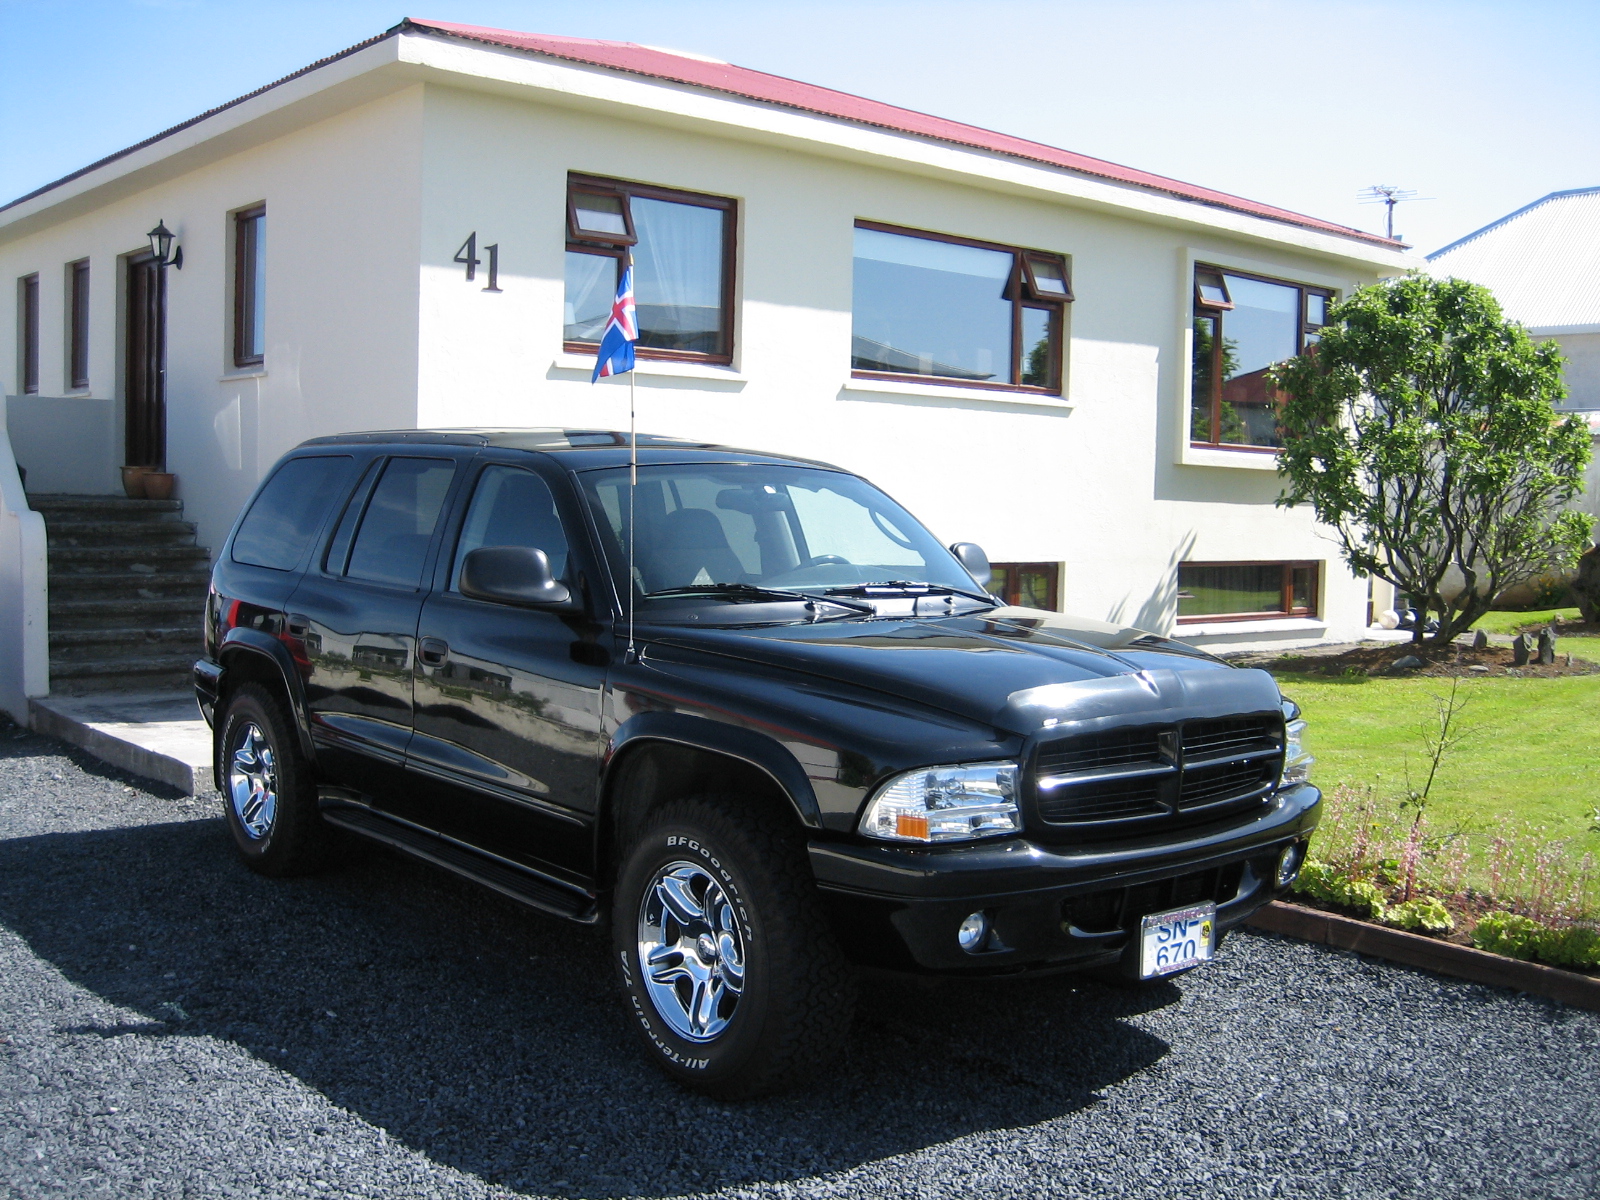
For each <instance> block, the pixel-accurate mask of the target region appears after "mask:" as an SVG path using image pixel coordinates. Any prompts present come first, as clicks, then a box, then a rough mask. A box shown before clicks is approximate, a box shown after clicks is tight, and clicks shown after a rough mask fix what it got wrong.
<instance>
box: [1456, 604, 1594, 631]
mask: <svg viewBox="0 0 1600 1200" xmlns="http://www.w3.org/2000/svg"><path fill="white" fill-rule="evenodd" d="M1557 620H1560V621H1581V620H1583V614H1582V613H1580V612H1579V611H1578V610H1577V609H1575V608H1541V609H1538V610H1537V611H1535V612H1491V613H1484V615H1483V616H1482V617H1480V618H1479V619H1478V620H1477V621H1476V622H1475V623H1474V624H1473V626H1472V627H1473V628H1474V629H1481V630H1483V631H1484V632H1485V633H1506V634H1512V633H1516V632H1517V630H1519V629H1527V628H1529V627H1530V626H1534V625H1548V624H1550V622H1552V621H1557Z"/></svg>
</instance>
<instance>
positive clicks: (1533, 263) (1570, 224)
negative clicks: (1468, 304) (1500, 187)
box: [1428, 187, 1600, 333]
mask: <svg viewBox="0 0 1600 1200" xmlns="http://www.w3.org/2000/svg"><path fill="white" fill-rule="evenodd" d="M1428 262H1429V263H1430V264H1431V270H1432V271H1433V273H1434V274H1435V275H1449V276H1454V277H1455V278H1457V279H1470V280H1471V281H1472V282H1474V283H1481V284H1483V285H1484V286H1485V287H1487V288H1488V289H1489V290H1490V291H1492V292H1493V293H1494V294H1495V298H1496V299H1498V300H1499V301H1500V306H1501V307H1502V308H1503V309H1504V310H1505V314H1506V316H1508V317H1510V318H1511V319H1512V320H1514V321H1520V322H1521V323H1522V324H1524V325H1526V326H1527V327H1528V328H1529V329H1532V330H1535V331H1537V332H1541V333H1561V332H1568V333H1580V332H1600V187H1591V188H1575V189H1573V190H1572V191H1567V192H1551V193H1550V194H1549V195H1548V196H1545V197H1543V198H1541V199H1538V200H1535V201H1534V202H1533V203H1532V204H1529V205H1526V206H1524V207H1523V208H1519V209H1517V211H1516V212H1514V213H1510V214H1508V215H1506V216H1504V217H1501V218H1500V219H1499V220H1498V221H1495V222H1493V223H1492V224H1489V225H1485V226H1484V227H1483V228H1482V229H1480V230H1478V231H1477V232H1476V233H1469V234H1468V235H1467V236H1466V237H1464V238H1462V239H1460V240H1459V241H1455V242H1451V243H1450V244H1449V245H1448V246H1445V247H1444V248H1443V249H1440V250H1435V251H1434V252H1433V253H1432V254H1430V255H1428Z"/></svg>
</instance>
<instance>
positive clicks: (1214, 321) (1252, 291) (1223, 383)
mask: <svg viewBox="0 0 1600 1200" xmlns="http://www.w3.org/2000/svg"><path fill="white" fill-rule="evenodd" d="M1331 297H1332V293H1331V292H1328V291H1326V290H1324V289H1321V288H1311V287H1303V286H1301V285H1300V284H1297V283H1284V282H1283V281H1281V280H1277V279H1265V278H1262V277H1261V276H1258V275H1245V274H1242V273H1240V272H1238V271H1228V270H1224V269H1222V268H1220V267H1211V266H1205V265H1198V266H1196V267H1195V272H1194V365H1193V391H1192V393H1191V396H1190V402H1189V403H1190V410H1189V440H1190V441H1191V442H1193V443H1194V444H1196V445H1201V446H1229V447H1243V448H1247V449H1254V450H1272V449H1276V448H1277V447H1279V446H1281V445H1283V435H1282V433H1281V432H1280V430H1279V428H1278V404H1279V396H1278V394H1277V392H1276V391H1274V390H1273V389H1272V388H1271V387H1270V386H1268V384H1267V377H1266V376H1267V370H1268V368H1270V367H1272V366H1273V365H1275V364H1276V363H1280V362H1282V361H1283V360H1284V359H1286V358H1293V357H1294V356H1295V355H1296V354H1299V353H1301V352H1302V351H1303V350H1304V349H1305V348H1306V347H1307V346H1309V345H1311V344H1312V343H1313V342H1315V341H1316V340H1317V337H1318V330H1319V329H1320V328H1321V327H1322V325H1323V324H1324V322H1326V320H1327V316H1328V304H1329V301H1330V299H1331Z"/></svg>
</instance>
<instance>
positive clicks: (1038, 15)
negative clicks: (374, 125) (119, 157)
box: [0, 0, 1600, 250]
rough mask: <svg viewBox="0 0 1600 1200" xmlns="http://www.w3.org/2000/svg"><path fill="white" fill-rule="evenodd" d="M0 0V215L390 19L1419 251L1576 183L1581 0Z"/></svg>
mask: <svg viewBox="0 0 1600 1200" xmlns="http://www.w3.org/2000/svg"><path fill="white" fill-rule="evenodd" d="M399 3H400V0H390V2H387V3H377V2H374V0H334V2H327V3H309V2H306V0H251V2H249V3H245V2H244V0H0V199H10V198H12V197H14V196H18V195H21V194H22V193H24V192H27V191H30V190H31V189H33V188H35V187H38V186H39V185H41V184H43V183H47V182H49V181H50V180H52V179H55V178H57V177H59V176H61V175H64V174H66V173H67V172H69V171H72V170H75V169H76V168H78V167H80V166H83V165H84V164H86V163H88V162H91V161H93V160H94V159H96V158H98V157H100V156H102V155H104V154H107V153H109V152H111V151H114V150H118V149H120V148H122V147H123V146H126V145H129V144H131V143H133V142H136V141H139V140H140V139H142V138H145V137H148V136H149V135H150V134H152V133H155V132H157V131H158V130H161V129H163V128H165V127H167V126H169V125H172V124H175V123H177V122H178V121H181V120H184V119H185V118H187V117H190V116H193V115H194V114H196V113H198V112H201V111H203V110H204V109H206V108H209V107H211V106H213V105H215V104H218V103H220V102H222V101H224V100H228V99H231V98H232V97H234V96H237V95H239V94H241V93H243V92H247V91H249V90H251V89H253V88H255V87H258V86H260V85H261V84H263V83H266V82H268V81H270V80H272V79H275V78H277V77H279V76H281V75H284V74H287V73H288V72H290V71H292V70H295V69H296V68H298V67H301V66H304V65H305V64H307V63H309V62H311V61H313V60H315V59H317V58H320V57H322V56H324V55H326V54H330V53H332V52H334V51H337V50H340V49H343V48H344V47H346V46H349V45H351V44H353V43H355V42H358V41H361V40H362V39H364V38H367V37H370V36H372V35H373V34H375V33H378V32H380V31H382V30H383V29H385V28H387V27H388V26H390V25H392V24H394V23H395V22H396V21H398V20H399V19H400V18H401V17H403V16H417V17H431V18H435V19H439V20H452V21H463V22H468V23H472V24H479V25H496V26H501V27H503V28H510V29H523V30H535V31H539V32H544V33H560V34H570V35H575V36H580V37H599V38H610V39H615V40H619V41H634V42H644V43H648V44H652V45H660V46H668V47H672V48H675V49H683V50H691V51H694V52H696V53H700V54H709V55H712V56H714V57H717V58H723V59H727V60H729V61H731V62H736V63H739V64H741V65H744V66H749V67H755V68H758V69H760V70H764V71H772V72H774V73H777V74H780V75H788V76H792V77H795V78H799V79H804V80H807V81H810V82H813V83H820V84H825V85H827V86H829V87H836V88H841V89H843V90H845V91H850V92H856V93H859V94H861V95H866V96H871V97H873V98H875V99H880V100H887V101H890V102H891V103H895V104H901V105H905V106H907V107H909V108H916V109H921V110H923V111H926V112H931V113H937V114H938V115H940V116H946V117H952V118H955V119H958V120H963V121H969V122H972V123H974V124H977V125H984V126H988V127H990V128H993V129H999V130H1003V131H1005V132H1007V133H1013V134H1018V135H1020V136H1023V137H1029V138H1034V139H1036V140H1038V141H1043V142H1048V143H1051V144H1053V145H1057V146H1064V147H1067V148H1068V149H1072V150H1078V151H1082V152H1084V153H1087V154H1094V155H1098V156H1100V157H1102V158H1109V159H1112V160H1114V161H1117V162H1123V163H1128V164H1130V165H1133V166H1137V167H1141V168H1143V169H1146V170H1152V171H1159V172H1162V173H1164V174H1168V175H1173V176H1176V177H1177V178H1179V179H1184V180H1188V181H1190V182H1193V183H1199V184H1205V185H1207V186H1210V187H1216V188H1221V189H1223V190H1226V191H1230V192H1235V193H1238V194H1240V195H1244V196H1248V197H1251V198H1252V199H1257V200H1263V201H1266V202H1269V203H1273V204H1278V205H1282V206H1284V207H1286V208H1292V209H1296V210H1299V211H1301V212H1307V213H1311V214H1314V215H1316V216H1320V217H1325V218H1327V219H1329V220H1335V221H1340V222H1342V223H1344V224H1349V225H1355V226H1357V227H1360V228H1366V229H1375V230H1376V229H1381V228H1382V212H1383V210H1382V208H1381V207H1378V206H1367V205H1363V204H1361V203H1359V201H1358V199H1357V195H1358V193H1359V192H1360V191H1361V190H1362V189H1363V188H1365V187H1367V186H1368V185H1370V184H1374V183H1392V184H1397V185H1400V186H1404V187H1409V188H1413V189H1415V190H1416V191H1417V192H1418V193H1419V195H1421V196H1424V197H1431V199H1428V200H1419V201H1417V202H1414V203H1412V204H1410V205H1408V206H1406V207H1404V208H1402V210H1401V213H1400V216H1399V219H1398V220H1397V225H1396V228H1397V231H1398V232H1400V233H1401V234H1403V235H1404V236H1405V237H1406V238H1407V240H1408V241H1411V242H1412V243H1414V244H1415V245H1417V246H1419V247H1420V248H1421V249H1423V250H1433V249H1436V248H1438V247H1439V246H1441V245H1443V244H1445V243H1446V242H1449V241H1451V240H1453V239H1455V238H1457V237H1459V236H1461V235H1462V234H1465V233H1468V232H1470V231H1472V230H1473V229H1476V228H1477V227H1479V226H1480V225H1483V224H1486V223H1487V222H1489V221H1491V220H1493V219H1494V218H1496V217H1498V216H1502V215H1504V214H1505V213H1507V212H1510V211H1511V210H1512V209H1515V208H1517V207H1520V206H1521V205H1523V204H1525V203H1527V202H1529V201H1531V200H1534V199H1537V198H1538V197H1539V196H1542V195H1544V194H1546V193H1547V192H1551V191H1556V190H1559V189H1563V188H1574V187H1586V186H1595V185H1600V66H1597V65H1600V3H1597V2H1596V0H1576V2H1574V0H1517V2H1514V3H1513V2H1510V0H1500V2H1493V3H1474V2H1471V0H1460V2H1448V3H1447V2H1443V0H1390V2H1387V3H1381V2H1376V0H1366V2H1356V0H1184V2H1182V3H1168V2H1165V0H1100V2H1098V3H1081V2H1078V0H1055V2H1052V3H1029V2H1022V0H1015V2H1014V0H985V2H984V3H981V4H979V3H964V4H955V3H943V2H940V0H923V2H919V3H900V2H893V3H878V2H874V0H852V2H850V3H803V2H802V3H794V2H791V3H767V2H764V0H740V2H734V3H730V2H725V0H695V2H688V3H672V2H670V0H656V2H654V3H634V2H629V0H609V2H608V0H575V2H567V0H543V2H538V0H425V4H426V6H425V7H422V8H419V9H416V10H410V11H408V10H405V9H402V8H400V7H397V5H398V4H399Z"/></svg>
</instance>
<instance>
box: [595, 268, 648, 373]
mask: <svg viewBox="0 0 1600 1200" xmlns="http://www.w3.org/2000/svg"><path fill="white" fill-rule="evenodd" d="M638 340H639V318H638V315H637V314H636V313H635V312H634V310H633V264H632V263H631V262H630V263H629V264H628V265H627V266H626V267H624V268H623V269H622V278H621V279H619V280H617V298H616V299H615V300H613V301H612V302H611V319H610V320H608V321H607V322H606V328H605V332H604V333H602V334H601V335H600V356H599V360H598V361H597V362H596V363H595V364H594V374H593V375H592V376H591V377H590V379H589V382H590V383H595V382H597V381H598V380H601V379H605V378H606V377H607V376H610V375H621V374H623V373H624V372H626V371H631V370H633V344H634V343H635V342H636V341H638Z"/></svg>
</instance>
